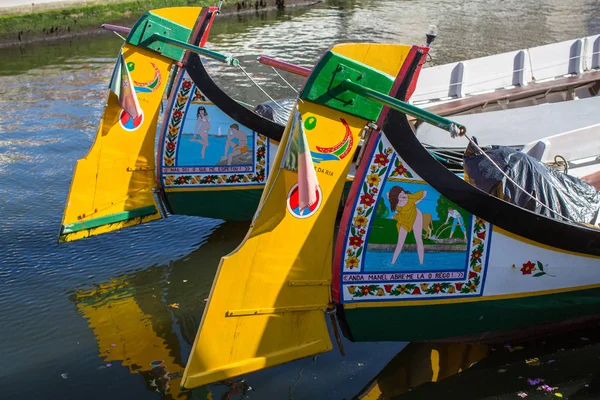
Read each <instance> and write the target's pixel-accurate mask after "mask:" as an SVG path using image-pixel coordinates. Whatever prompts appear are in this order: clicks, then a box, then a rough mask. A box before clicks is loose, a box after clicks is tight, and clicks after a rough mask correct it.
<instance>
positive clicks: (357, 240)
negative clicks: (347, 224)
mask: <svg viewBox="0 0 600 400" xmlns="http://www.w3.org/2000/svg"><path fill="white" fill-rule="evenodd" d="M363 242H364V241H363V240H362V238H361V237H360V236H350V246H353V247H355V248H356V247H360V246H362V244H363Z"/></svg>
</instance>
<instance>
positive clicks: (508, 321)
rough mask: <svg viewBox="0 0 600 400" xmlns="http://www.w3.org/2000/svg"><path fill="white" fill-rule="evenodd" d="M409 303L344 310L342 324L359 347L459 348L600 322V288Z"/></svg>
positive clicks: (340, 316)
mask: <svg viewBox="0 0 600 400" xmlns="http://www.w3.org/2000/svg"><path fill="white" fill-rule="evenodd" d="M407 303H408V304H406V305H402V306H398V307H394V306H390V305H389V304H382V305H378V304H371V305H370V306H369V307H360V308H348V307H344V309H343V312H342V313H340V314H338V318H339V321H340V322H341V325H342V326H343V327H344V328H345V332H346V333H347V334H348V336H349V337H350V338H351V339H352V340H354V341H357V342H373V341H398V340H401V341H410V342H424V341H433V342H459V343H502V342H506V341H510V340H516V339H523V338H528V337H532V336H539V335H543V334H547V333H551V332H555V331H558V330H561V329H571V328H573V327H576V326H580V325H582V324H586V323H590V322H592V321H595V320H598V319H600V288H592V289H579V290H572V291H567V292H563V293H551V294H542V295H536V296H524V297H517V298H498V299H490V300H483V299H482V300H480V301H473V302H464V303H462V302H454V303H450V302H449V303H442V304H435V303H434V302H432V303H434V304H430V305H422V304H418V305H411V304H410V302H407ZM419 303H422V302H419ZM374 327H376V328H377V329H374Z"/></svg>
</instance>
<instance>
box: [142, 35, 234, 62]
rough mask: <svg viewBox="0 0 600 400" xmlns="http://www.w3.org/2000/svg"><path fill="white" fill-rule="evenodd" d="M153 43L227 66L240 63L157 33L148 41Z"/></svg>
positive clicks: (223, 55)
mask: <svg viewBox="0 0 600 400" xmlns="http://www.w3.org/2000/svg"><path fill="white" fill-rule="evenodd" d="M155 41H156V42H162V43H166V44H171V45H173V46H175V47H179V48H182V49H185V50H189V51H191V52H193V53H196V54H200V55H202V56H205V57H208V58H212V59H213V60H217V61H220V62H222V63H225V64H227V65H233V66H236V67H237V66H238V65H240V62H239V61H238V60H237V59H236V58H233V57H232V56H226V55H225V54H221V53H219V52H216V51H213V50H208V49H204V48H202V47H198V46H194V45H193V44H189V43H186V42H182V41H181V40H177V39H171V38H168V37H164V36H163V35H160V34H158V33H155V34H153V35H152V36H150V38H149V39H148V42H155ZM152 46H153V45H150V46H148V48H152ZM153 50H154V49H153ZM159 50H160V48H157V49H156V51H159Z"/></svg>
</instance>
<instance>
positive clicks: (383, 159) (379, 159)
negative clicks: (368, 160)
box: [375, 153, 390, 167]
mask: <svg viewBox="0 0 600 400" xmlns="http://www.w3.org/2000/svg"><path fill="white" fill-rule="evenodd" d="M389 162H390V160H389V158H388V156H387V155H386V154H383V153H379V154H377V155H376V156H375V164H378V165H379V166H381V167H385V166H386V165H387V163H389Z"/></svg>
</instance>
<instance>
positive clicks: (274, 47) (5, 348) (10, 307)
mask: <svg viewBox="0 0 600 400" xmlns="http://www.w3.org/2000/svg"><path fill="white" fill-rule="evenodd" d="M106 22H111V21H106ZM429 24H436V25H437V26H438V30H439V37H438V39H437V40H436V41H435V42H434V47H433V51H432V57H433V60H434V63H436V64H441V63H446V62H451V61H457V60H460V59H465V58H473V57H478V56H484V55H489V54H493V53H498V52H503V51H508V50H513V49H517V48H524V47H527V46H535V45H541V44H545V43H551V42H555V41H560V40H567V39H571V38H574V37H580V36H585V35H591V34H596V33H599V32H600V2H599V1H594V0H585V1H583V0H582V1H576V2H566V1H563V0H560V1H559V0H546V1H544V0H532V1H527V2H525V1H522V0H504V1H494V0H474V1H469V2H465V1H462V0H445V1H441V0H430V1H425V0H406V1H367V0H365V1H327V2H324V3H320V4H317V5H316V6H312V7H310V8H300V7H298V8H288V9H287V10H285V11H269V12H260V13H257V14H247V15H242V16H232V17H225V16H221V17H219V18H218V19H217V21H216V22H215V25H214V27H213V30H212V34H211V38H210V44H209V47H210V48H213V49H215V50H219V51H221V52H224V53H227V54H233V55H235V56H236V57H238V58H239V59H240V60H241V61H242V64H243V65H245V66H246V67H247V70H248V71H249V72H250V73H252V74H253V76H254V77H255V79H256V80H257V81H258V82H259V83H260V84H262V85H264V87H265V88H266V89H267V90H268V91H269V92H270V93H272V94H274V95H275V96H291V95H292V92H291V89H289V88H285V87H284V86H283V85H282V82H281V81H278V80H277V78H276V76H274V74H273V73H272V71H271V70H270V69H269V68H267V67H264V66H260V65H258V64H257V63H256V61H255V58H256V56H258V55H262V54H264V55H270V56H274V57H277V58H281V59H284V60H287V61H291V62H294V63H297V64H301V65H305V66H310V65H312V64H313V63H314V61H315V60H316V59H317V58H318V56H319V55H320V54H321V53H322V52H323V51H324V50H325V49H327V48H328V47H330V46H331V45H333V44H335V43H340V42H347V41H373V42H403V43H408V44H413V43H414V44H422V43H423V42H424V33H425V31H426V29H427V26H428V25H429ZM121 43H122V41H121V39H119V38H118V37H116V36H114V35H112V34H109V33H103V34H95V35H92V36H87V37H81V38H72V39H64V40H61V41H60V42H46V43H41V44H32V45H28V46H26V47H22V48H12V49H2V50H1V52H2V57H1V58H0V216H2V220H1V222H0V249H1V252H0V317H1V318H0V321H1V323H2V326H1V327H0V354H2V358H3V360H4V361H3V363H2V365H3V366H2V368H1V369H0V381H1V382H3V383H4V384H3V385H2V386H1V387H0V399H12V398H23V399H107V398H110V399H160V398H165V399H167V398H194V399H212V398H220V396H222V395H224V394H225V393H227V392H229V393H233V392H236V390H238V387H237V386H240V385H237V386H236V387H233V388H232V387H228V386H227V385H213V386H209V387H206V388H201V389H197V390H194V391H193V392H191V393H180V392H179V390H178V386H179V375H180V374H181V373H182V372H183V365H184V363H185V361H186V360H187V356H188V354H189V351H190V347H191V343H192V342H193V340H194V337H195V333H196V327H197V325H198V323H199V321H200V318H201V316H202V309H203V306H204V299H205V298H206V297H207V295H208V292H209V290H210V286H211V283H212V278H213V275H214V272H215V270H216V267H217V264H218V262H219V259H220V257H221V256H223V255H225V254H227V253H228V252H230V251H231V250H233V249H234V248H235V247H236V246H237V244H238V243H239V242H240V241H241V240H242V238H243V236H244V234H245V232H246V229H247V224H244V223H223V221H219V220H209V219H202V218H192V217H183V216H172V217H169V218H168V219H166V220H162V221H158V222H154V223H151V224H148V225H143V226H140V227H135V228H129V229H126V230H124V231H121V232H116V233H112V234H108V235H104V236H99V237H93V238H88V239H86V240H82V241H79V242H73V243H68V244H62V245H58V244H57V235H58V230H59V227H60V223H61V215H62V211H63V208H64V202H65V200H66V197H67V194H68V190H69V185H70V182H71V176H72V172H73V169H74V166H75V161H76V160H77V159H79V158H82V157H83V156H84V155H85V154H86V152H87V150H88V148H89V147H90V145H91V143H92V141H93V139H94V135H95V132H96V128H97V124H98V121H99V119H100V116H101V113H102V108H103V104H104V100H105V96H106V88H107V85H108V81H109V78H110V73H111V70H112V68H113V65H114V57H115V54H116V52H117V51H118V49H119V46H120V45H121ZM214 71H215V76H216V75H217V74H218V78H217V80H218V81H219V82H221V83H222V84H223V86H224V87H225V88H226V90H227V91H228V92H229V93H230V94H231V95H232V96H233V97H236V98H238V99H241V100H243V101H245V102H248V103H250V104H253V105H255V104H257V103H259V102H262V101H265V100H267V99H266V98H265V97H264V95H263V94H262V93H261V92H260V91H259V90H258V89H257V88H256V87H255V86H253V85H252V84H251V83H250V82H249V81H248V80H247V79H246V78H244V77H243V76H242V75H241V74H240V71H239V70H237V69H230V68H223V67H219V66H215V68H214ZM286 77H287V78H288V79H290V81H291V83H292V84H293V85H296V86H297V85H298V84H300V80H298V79H296V78H294V77H290V76H288V75H286ZM173 304H177V305H178V306H179V307H178V308H176V307H174V306H173ZM170 305H171V306H170ZM344 345H345V350H346V353H347V355H346V357H341V356H340V355H339V353H338V352H337V350H335V349H334V351H332V352H330V353H327V354H323V355H320V356H318V357H316V358H309V359H304V360H299V361H297V362H294V363H290V364H288V365H284V366H280V367H275V368H272V369H269V370H266V371H261V372H258V373H255V374H252V375H250V376H247V377H245V379H246V382H247V384H249V385H250V386H252V388H253V390H252V391H250V392H249V393H248V395H249V396H250V398H255V399H272V398H295V399H309V398H310V399H320V398H322V399H342V398H352V397H353V396H355V395H357V394H358V393H359V392H360V391H361V389H362V388H363V387H365V385H367V384H368V382H369V381H370V380H371V379H372V378H373V377H374V376H375V375H376V374H377V372H379V371H380V370H381V369H382V368H383V367H384V366H385V365H386V363H387V362H388V361H390V360H391V359H392V357H393V356H395V355H396V353H398V352H399V351H400V350H402V348H403V347H404V346H405V344H404V343H386V344H383V343H362V344H354V343H349V342H348V341H345V340H344ZM161 366H164V367H165V368H164V369H161V368H160V367H161ZM161 371H163V372H161ZM164 371H166V372H164ZM166 376H168V377H169V379H170V381H166V380H165V377H166ZM166 385H168V387H166ZM233 398H237V397H236V395H234V396H233Z"/></svg>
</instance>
